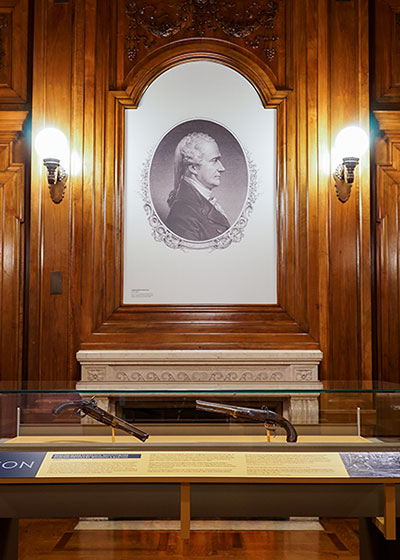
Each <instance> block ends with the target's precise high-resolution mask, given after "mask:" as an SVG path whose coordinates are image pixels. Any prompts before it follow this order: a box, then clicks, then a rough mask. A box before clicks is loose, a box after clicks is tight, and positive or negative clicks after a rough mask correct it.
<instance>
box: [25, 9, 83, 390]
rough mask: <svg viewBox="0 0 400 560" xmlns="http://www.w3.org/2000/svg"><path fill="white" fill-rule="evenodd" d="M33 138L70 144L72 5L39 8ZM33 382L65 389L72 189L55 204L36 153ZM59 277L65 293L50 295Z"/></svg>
mask: <svg viewBox="0 0 400 560" xmlns="http://www.w3.org/2000/svg"><path fill="white" fill-rule="evenodd" d="M34 33H35V41H34V45H35V48H34V59H33V72H34V83H33V99H32V115H33V116H32V136H33V138H34V137H35V135H36V133H37V132H38V131H39V130H40V129H41V128H43V127H45V126H54V127H56V128H59V129H60V130H62V131H63V132H64V134H65V135H66V136H67V138H68V139H70V130H71V95H72V92H71V83H72V52H73V37H74V33H73V12H72V3H63V4H54V3H49V2H47V1H39V2H35V22H34ZM32 162H33V165H32V179H31V224H32V227H31V274H30V304H29V305H30V321H29V348H28V353H29V355H28V359H29V382H31V383H33V384H35V385H36V384H37V383H40V384H41V387H43V388H45V387H46V383H47V384H51V386H52V388H56V387H57V384H58V386H65V383H66V382H67V381H68V380H67V371H68V367H67V366H68V340H69V329H70V328H71V327H70V325H71V322H70V319H71V317H70V306H69V301H70V299H69V288H70V282H69V280H70V233H71V232H70V223H71V222H70V218H71V214H70V208H71V207H70V203H71V200H70V185H71V179H69V180H68V183H67V188H66V191H65V196H64V199H63V200H62V202H61V203H59V204H54V203H53V202H52V200H51V198H50V196H49V193H48V186H47V181H46V177H45V172H44V168H43V163H42V162H41V161H40V160H39V158H38V156H37V155H36V154H35V153H32ZM52 272H61V275H62V293H61V294H51V293H50V274H51V273H52Z"/></svg>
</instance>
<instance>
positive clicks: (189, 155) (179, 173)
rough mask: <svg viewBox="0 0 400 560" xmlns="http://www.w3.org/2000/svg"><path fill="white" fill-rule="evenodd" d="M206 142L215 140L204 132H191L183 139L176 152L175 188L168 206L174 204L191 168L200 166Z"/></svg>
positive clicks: (170, 194) (169, 198) (169, 197)
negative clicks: (191, 166) (183, 180)
mask: <svg viewBox="0 0 400 560" xmlns="http://www.w3.org/2000/svg"><path fill="white" fill-rule="evenodd" d="M205 142H214V143H215V140H214V138H212V137H211V136H209V135H208V134H204V133H203V132H191V133H190V134H187V135H186V136H184V137H183V138H182V140H181V141H180V142H179V144H178V145H177V147H176V150H175V161H174V188H173V190H172V191H171V192H170V193H169V195H168V205H169V206H170V207H171V206H172V203H173V202H174V200H175V198H176V196H177V194H178V192H179V189H180V186H181V183H182V179H183V178H184V177H187V176H188V175H189V166H190V165H197V164H200V163H201V161H202V159H203V156H204V152H203V146H204V143H205Z"/></svg>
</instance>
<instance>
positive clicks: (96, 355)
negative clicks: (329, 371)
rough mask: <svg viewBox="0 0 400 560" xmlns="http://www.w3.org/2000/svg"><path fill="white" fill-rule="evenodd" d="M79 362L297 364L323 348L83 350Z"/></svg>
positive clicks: (313, 360)
mask: <svg viewBox="0 0 400 560" xmlns="http://www.w3.org/2000/svg"><path fill="white" fill-rule="evenodd" d="M77 358H78V361H79V362H80V363H81V364H83V363H89V362H91V363H93V362H94V361H95V362H97V363H100V362H106V363H109V362H113V363H114V362H115V363H133V362H134V363H137V364H138V363H145V364H153V363H163V364H165V363H166V362H167V363H168V364H172V363H179V364H181V363H185V364H189V363H199V362H201V363H202V364H208V363H212V364H215V363H218V364H223V363H227V364H232V363H235V364H241V363H243V364H245V365H249V364H251V363H260V362H261V363H278V362H279V363H294V362H307V363H316V364H319V363H320V361H321V360H322V352H321V351H320V350H80V351H79V352H78V353H77Z"/></svg>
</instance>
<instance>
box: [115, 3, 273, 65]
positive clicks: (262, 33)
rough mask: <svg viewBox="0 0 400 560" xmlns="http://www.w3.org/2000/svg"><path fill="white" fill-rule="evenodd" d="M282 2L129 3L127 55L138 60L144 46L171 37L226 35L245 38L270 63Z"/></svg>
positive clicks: (152, 44) (127, 14) (233, 37)
mask: <svg viewBox="0 0 400 560" xmlns="http://www.w3.org/2000/svg"><path fill="white" fill-rule="evenodd" d="M277 13H278V2H272V1H270V2H262V1H260V0H253V1H252V2H238V1H229V0H180V1H178V2H159V3H152V2H149V0H136V1H128V2H126V5H125V14H126V17H127V19H128V34H127V36H126V52H127V56H128V59H129V60H130V61H132V60H134V59H135V58H136V56H137V54H138V52H139V49H140V48H141V46H143V47H144V48H145V49H150V48H151V47H153V46H154V45H155V44H156V42H157V40H160V39H170V38H171V37H175V36H177V38H178V36H179V38H180V37H181V35H182V37H185V36H189V37H205V36H207V37H210V36H211V37H213V36H215V34H218V33H222V35H225V36H227V37H230V38H232V39H245V44H246V45H248V46H250V47H251V48H252V49H254V50H263V51H264V53H265V56H266V58H267V59H268V60H273V58H274V57H275V55H276V48H275V43H276V41H278V40H279V37H278V35H277V33H276V30H275V27H276V25H275V23H276V17H277Z"/></svg>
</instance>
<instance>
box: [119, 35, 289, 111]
mask: <svg viewBox="0 0 400 560" xmlns="http://www.w3.org/2000/svg"><path fill="white" fill-rule="evenodd" d="M196 60H202V61H204V60H207V61H211V62H219V63H221V64H224V65H226V66H228V67H229V68H232V69H234V70H236V71H237V72H239V73H240V74H242V75H243V76H244V77H245V78H246V79H247V80H248V81H249V82H250V83H251V84H252V85H253V86H254V88H255V89H256V91H257V92H258V94H259V96H260V98H261V102H262V103H263V105H264V107H267V106H268V107H276V106H278V105H279V104H280V103H281V102H282V101H283V100H284V99H285V98H286V97H287V95H288V93H289V92H288V90H285V89H280V90H278V89H277V88H276V86H275V77H274V74H273V72H272V71H271V69H270V68H269V67H268V66H267V65H266V64H264V63H262V62H261V61H260V60H258V59H257V58H256V57H254V56H249V53H248V52H246V51H244V50H243V49H242V48H241V47H238V46H236V45H233V44H226V43H225V42H223V41H220V40H218V39H201V40H199V39H191V40H186V41H178V42H175V43H173V44H172V45H167V46H165V47H163V48H161V49H158V50H157V51H156V52H154V53H153V54H151V55H149V56H148V57H146V58H145V59H144V60H143V61H142V62H141V63H140V64H138V65H137V66H136V67H135V69H134V70H135V71H134V72H132V73H131V74H130V76H128V80H129V81H128V86H127V88H126V90H125V91H121V90H118V91H114V92H112V93H113V95H114V96H115V97H116V98H117V99H118V100H119V102H120V103H121V104H123V105H125V106H129V107H132V108H137V106H138V104H139V102H140V99H141V96H142V95H143V93H144V92H145V91H146V89H147V88H148V87H149V85H150V84H151V83H152V82H153V81H154V80H155V79H156V78H157V77H158V76H159V75H160V74H162V73H163V72H165V71H166V70H169V69H170V68H173V67H174V66H177V65H178V64H182V63H185V62H193V61H196Z"/></svg>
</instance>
